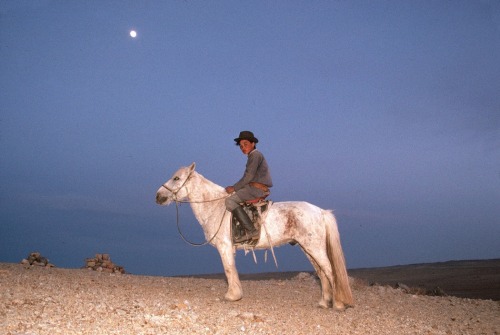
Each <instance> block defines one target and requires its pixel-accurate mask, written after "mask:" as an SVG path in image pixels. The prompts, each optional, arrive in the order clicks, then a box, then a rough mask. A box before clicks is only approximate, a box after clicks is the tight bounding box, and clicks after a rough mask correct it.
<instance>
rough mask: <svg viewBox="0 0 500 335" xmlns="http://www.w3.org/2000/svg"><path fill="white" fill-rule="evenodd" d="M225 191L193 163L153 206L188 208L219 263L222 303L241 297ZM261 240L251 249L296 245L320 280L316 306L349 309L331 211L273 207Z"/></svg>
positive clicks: (165, 186) (281, 204) (297, 206)
mask: <svg viewBox="0 0 500 335" xmlns="http://www.w3.org/2000/svg"><path fill="white" fill-rule="evenodd" d="M227 196H228V194H227V193H226V191H225V189H224V188H223V187H221V186H219V185H216V184H215V183H213V182H211V181H209V180H208V179H206V178H205V177H203V176H202V175H201V174H199V173H197V172H196V171H195V163H193V164H191V165H190V166H189V167H182V168H180V169H179V170H178V171H177V172H176V173H175V174H174V175H173V176H172V178H170V179H169V180H168V181H167V182H166V183H165V184H163V185H162V186H161V187H160V188H159V189H158V191H157V193H156V202H157V203H158V204H160V205H168V204H170V203H172V202H173V201H176V202H177V201H179V202H180V201H185V202H189V203H190V204H191V208H192V209H193V212H194V215H195V216H196V219H197V220H198V221H199V223H200V225H201V227H202V228H203V232H204V233H205V238H206V239H207V241H208V242H209V243H210V244H212V245H213V246H215V247H216V248H217V250H218V251H219V254H220V256H221V259H222V265H223V266H224V271H225V273H226V277H227V282H228V290H227V293H226V295H225V298H226V300H229V301H237V300H240V299H241V298H242V297H243V291H242V288H241V283H240V279H239V276H238V272H237V270H236V264H235V249H234V248H244V246H241V245H240V246H233V243H232V236H231V222H230V216H231V215H230V213H229V212H227V211H226V208H225V205H224V199H225V198H226V197H227ZM263 216H264V221H263V222H262V229H261V236H260V239H259V241H258V243H257V245H255V248H256V249H269V248H272V247H273V246H279V245H282V244H285V243H297V244H299V245H300V247H301V248H302V250H303V251H304V253H305V254H306V256H307V258H308V259H309V260H310V261H311V263H312V265H313V266H314V269H315V270H316V272H317V274H318V276H319V278H320V280H321V291H322V294H321V300H320V301H319V306H320V307H323V308H329V307H334V308H336V309H338V310H343V309H345V308H346V307H348V306H353V297H352V293H351V288H350V286H349V278H348V276H347V271H346V265H345V260H344V253H343V251H342V246H341V244H340V236H339V231H338V228H337V222H336V220H335V217H334V216H333V214H332V213H331V211H327V210H323V209H321V208H319V207H316V206H314V205H311V204H309V203H307V202H298V201H295V202H275V203H273V204H272V205H271V206H270V208H269V209H268V210H267V211H266V212H265V213H264V214H263Z"/></svg>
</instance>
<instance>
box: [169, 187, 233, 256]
mask: <svg viewBox="0 0 500 335" xmlns="http://www.w3.org/2000/svg"><path fill="white" fill-rule="evenodd" d="M224 198H227V196H225V197H222V198H218V199H212V200H205V201H180V200H175V212H176V215H177V218H176V224H177V231H178V232H179V235H181V237H182V239H183V240H184V242H186V243H187V244H189V245H192V246H193V247H201V246H204V245H207V244H210V242H212V241H213V240H214V238H215V237H216V236H217V234H218V233H219V230H220V228H221V227H222V223H223V222H224V217H225V216H226V210H225V209H224V214H222V218H221V220H220V223H219V227H218V228H217V231H216V232H215V234H214V236H212V237H211V238H210V239H209V240H207V241H205V242H203V243H195V242H191V241H189V240H188V239H187V238H186V237H185V236H184V234H183V233H182V231H181V227H180V225H179V203H198V204H199V203H204V202H211V201H217V200H222V199H224Z"/></svg>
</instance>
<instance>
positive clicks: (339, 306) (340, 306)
mask: <svg viewBox="0 0 500 335" xmlns="http://www.w3.org/2000/svg"><path fill="white" fill-rule="evenodd" d="M333 308H334V309H335V310H336V311H338V312H343V311H345V310H346V309H347V307H346V305H344V303H343V302H337V301H336V302H335V303H334V304H333Z"/></svg>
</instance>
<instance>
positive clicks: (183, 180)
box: [156, 163, 196, 205]
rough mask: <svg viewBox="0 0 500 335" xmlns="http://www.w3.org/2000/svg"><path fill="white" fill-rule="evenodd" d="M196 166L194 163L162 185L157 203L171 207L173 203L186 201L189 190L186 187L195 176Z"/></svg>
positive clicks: (157, 195) (181, 169) (157, 196)
mask: <svg viewBox="0 0 500 335" xmlns="http://www.w3.org/2000/svg"><path fill="white" fill-rule="evenodd" d="M195 166H196V164H195V163H193V164H191V165H190V166H188V167H182V168H180V169H179V170H178V171H177V172H176V173H174V175H173V176H172V178H170V179H169V180H167V181H166V182H165V183H164V184H163V185H161V186H160V188H159V189H158V191H157V192H156V203H157V204H159V205H169V204H170V203H171V202H172V201H182V200H185V199H186V198H187V196H188V189H187V187H185V186H186V184H187V182H188V181H189V177H191V175H192V174H193V172H194V168H195Z"/></svg>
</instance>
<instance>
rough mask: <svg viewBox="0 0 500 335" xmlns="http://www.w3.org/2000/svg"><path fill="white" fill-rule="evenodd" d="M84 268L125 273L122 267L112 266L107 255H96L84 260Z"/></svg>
mask: <svg viewBox="0 0 500 335" xmlns="http://www.w3.org/2000/svg"><path fill="white" fill-rule="evenodd" d="M84 268H87V269H89V270H94V271H102V272H109V273H125V269H124V268H123V266H119V265H116V264H114V263H113V262H112V261H111V258H110V257H109V254H96V255H95V257H94V258H87V259H85V266H84Z"/></svg>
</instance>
